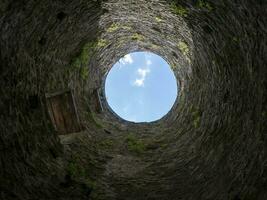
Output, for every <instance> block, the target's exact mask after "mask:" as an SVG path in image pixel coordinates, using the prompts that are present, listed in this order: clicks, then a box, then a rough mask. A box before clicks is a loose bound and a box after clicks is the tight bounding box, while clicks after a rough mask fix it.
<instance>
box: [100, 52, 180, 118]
mask: <svg viewBox="0 0 267 200" xmlns="http://www.w3.org/2000/svg"><path fill="white" fill-rule="evenodd" d="M177 92H178V91H177V83H176V78H175V76H174V74H173V71H172V70H171V68H170V66H169V65H168V63H167V62H166V61H165V60H164V59H162V58H161V57H160V56H158V55H156V54H153V53H150V52H135V53H130V54H127V55H126V56H124V57H123V58H121V59H120V60H119V61H118V62H117V63H116V64H115V65H114V66H113V67H112V69H111V70H110V71H109V73H108V75H107V78H106V82H105V93H106V97H107V101H108V104H109V106H110V107H111V108H112V110H113V111H114V112H116V113H117V114H118V115H119V116H120V117H121V118H123V119H125V120H128V121H132V122H151V121H155V120H158V119H160V118H161V117H163V116H164V115H165V114H167V113H168V111H169V110H170V109H171V107H172V106H173V104H174V102H175V100H176V97H177Z"/></svg>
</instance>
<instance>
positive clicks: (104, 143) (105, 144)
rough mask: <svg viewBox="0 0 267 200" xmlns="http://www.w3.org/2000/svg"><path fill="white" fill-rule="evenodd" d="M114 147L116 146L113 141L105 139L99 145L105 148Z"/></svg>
mask: <svg viewBox="0 0 267 200" xmlns="http://www.w3.org/2000/svg"><path fill="white" fill-rule="evenodd" d="M113 145H114V141H113V140H111V139H105V140H103V141H101V142H100V143H99V146H100V147H103V148H111V147H113Z"/></svg>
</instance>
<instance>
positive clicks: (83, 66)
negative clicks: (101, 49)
mask: <svg viewBox="0 0 267 200" xmlns="http://www.w3.org/2000/svg"><path fill="white" fill-rule="evenodd" d="M95 47H96V42H95V41H91V42H88V43H86V44H85V45H84V46H83V47H82V49H81V51H80V53H79V54H78V55H77V56H76V57H75V58H73V59H72V61H71V64H70V66H71V69H73V70H76V69H78V70H80V76H81V78H82V79H83V80H86V79H87V78H88V76H89V68H88V65H89V62H90V59H91V57H92V56H93V53H94V52H95Z"/></svg>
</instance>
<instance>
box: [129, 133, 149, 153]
mask: <svg viewBox="0 0 267 200" xmlns="http://www.w3.org/2000/svg"><path fill="white" fill-rule="evenodd" d="M126 142H127V148H128V150H129V151H131V152H134V153H137V154H141V153H143V152H144V151H145V150H146V147H145V144H144V143H143V141H142V140H139V139H137V138H136V137H135V136H134V135H128V136H127V138H126Z"/></svg>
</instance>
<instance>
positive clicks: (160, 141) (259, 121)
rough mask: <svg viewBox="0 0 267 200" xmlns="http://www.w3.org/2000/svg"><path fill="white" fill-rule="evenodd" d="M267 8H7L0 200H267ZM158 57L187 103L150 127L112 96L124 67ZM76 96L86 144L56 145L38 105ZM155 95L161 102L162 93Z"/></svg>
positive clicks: (46, 4)
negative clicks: (108, 80) (127, 59)
mask: <svg viewBox="0 0 267 200" xmlns="http://www.w3.org/2000/svg"><path fill="white" fill-rule="evenodd" d="M266 12H267V4H266V2H265V1H261V0H258V1H250V0H245V1H238V0H237V1H230V0H227V1H220V0H217V1H208V0H180V1H166V0H149V1H144V0H135V1H133V0H116V1H115V0H106V1H82V0H80V1H72V2H63V1H60V0H57V1H52V0H51V1H50V0H45V1H41V2H36V1H33V0H30V1H13V2H11V1H8V0H5V1H2V2H1V3H0V27H1V29H0V59H1V67H0V72H1V73H0V76H1V77H0V84H1V90H0V95H1V100H0V110H1V114H0V119H1V123H0V169H1V170H0V199H95V200H97V199H98V200H99V199H103V200H104V199H109V200H110V199H114V200H126V199H127V200H142V199H144V200H145V199H146V200H148V199H151V200H152V199H160V200H165V199H166V200H170V199H171V200H178V199H184V200H185V199H186V200H196V199H203V200H209V199H216V200H228V199H229V200H237V199H242V200H248V199H250V200H251V199H253V200H254V199H255V200H264V199H266V198H267V194H266V191H267V185H266V179H267V172H266V169H267V168H266V167H267V166H266V162H267V157H266V151H267V148H266V147H267V142H266V132H267V125H266V124H267V123H266V121H267V118H266V117H267V97H266V93H267V87H266V86H267V82H266V81H267V68H266V63H267V58H266V54H267V47H266V44H267V43H266V41H267V36H266V35H267V34H266V32H267V24H266V22H267V13H266ZM141 50H146V51H151V52H154V53H156V54H158V55H160V56H162V57H163V58H164V59H166V61H167V62H168V63H169V64H170V65H171V66H172V69H173V71H174V73H175V75H176V77H177V80H178V82H179V84H180V87H181V91H180V96H179V97H178V98H177V101H176V103H175V105H174V106H173V108H172V110H171V111H170V112H169V113H168V114H167V115H166V116H165V117H163V118H162V119H160V120H158V121H156V122H152V123H140V124H135V123H131V122H127V121H124V120H122V119H120V118H119V117H118V116H116V115H115V114H114V113H113V111H112V110H111V109H110V108H109V106H108V105H107V102H106V101H105V100H103V102H102V103H103V105H104V111H103V112H102V113H100V114H99V113H97V112H95V106H94V105H95V102H94V100H93V98H91V95H92V92H93V90H94V89H98V88H100V90H101V93H102V95H104V88H103V85H104V81H105V76H106V74H107V72H108V70H109V69H110V68H111V67H112V65H113V64H114V63H115V62H116V61H118V60H119V59H120V58H121V57H122V56H124V55H126V54H127V53H130V52H134V51H141ZM66 88H71V89H73V90H74V95H75V100H76V102H77V107H78V113H79V117H80V119H81V121H82V124H83V127H84V128H85V130H84V131H83V132H81V133H74V134H71V135H68V136H62V137H60V138H59V137H58V135H57V133H56V132H55V130H54V129H53V127H52V125H51V122H50V120H49V118H48V115H47V111H46V102H45V98H44V95H45V93H46V92H54V91H57V90H62V89H66ZM159 92H160V91H159Z"/></svg>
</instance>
